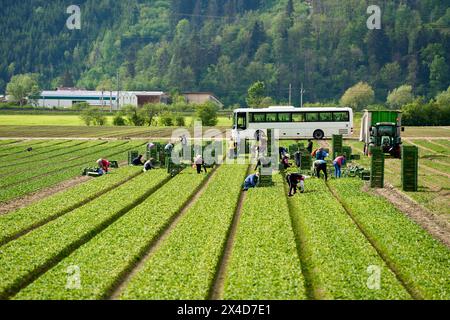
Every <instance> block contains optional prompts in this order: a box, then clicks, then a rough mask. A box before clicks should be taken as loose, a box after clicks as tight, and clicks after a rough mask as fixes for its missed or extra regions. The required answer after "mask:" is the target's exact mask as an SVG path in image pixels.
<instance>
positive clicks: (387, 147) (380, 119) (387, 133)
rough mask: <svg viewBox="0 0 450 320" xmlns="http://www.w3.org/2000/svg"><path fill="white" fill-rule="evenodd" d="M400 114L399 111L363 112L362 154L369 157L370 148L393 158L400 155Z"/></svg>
mask: <svg viewBox="0 0 450 320" xmlns="http://www.w3.org/2000/svg"><path fill="white" fill-rule="evenodd" d="M402 131H404V128H402V113H401V112H400V111H368V110H365V112H364V115H363V117H362V120H361V136H360V141H362V142H364V154H365V155H366V156H368V155H370V148H371V147H379V148H382V150H383V152H384V153H388V154H390V155H391V156H392V157H394V158H398V159H400V158H401V155H402V138H401V132H402Z"/></svg>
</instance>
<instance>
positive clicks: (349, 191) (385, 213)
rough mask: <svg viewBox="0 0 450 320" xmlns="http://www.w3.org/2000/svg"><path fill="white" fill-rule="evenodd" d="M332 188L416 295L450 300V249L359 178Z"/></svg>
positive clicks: (334, 185) (333, 184) (335, 183)
mask: <svg viewBox="0 0 450 320" xmlns="http://www.w3.org/2000/svg"><path fill="white" fill-rule="evenodd" d="M331 186H332V189H333V190H335V192H336V193H337V194H338V197H339V199H340V200H341V202H342V203H343V204H344V205H345V206H346V207H347V209H348V211H349V212H350V213H351V215H352V216H353V218H354V220H355V221H356V222H357V223H358V224H359V225H360V227H361V228H362V229H363V230H364V231H365V232H366V234H367V235H368V237H369V238H370V239H371V240H372V241H373V243H375V246H376V247H377V248H378V249H379V250H380V251H381V252H382V253H383V254H384V255H385V256H386V257H387V259H388V260H389V261H390V263H391V264H392V265H393V266H394V268H395V270H396V272H397V273H398V274H399V276H400V277H401V278H402V280H403V281H404V283H406V285H407V286H408V287H409V288H411V290H412V291H413V293H414V294H415V296H416V297H417V298H424V299H450V277H449V275H450V250H449V249H448V248H447V247H446V246H445V245H443V244H442V243H441V242H439V241H437V240H436V239H434V238H433V237H432V236H431V235H430V234H429V233H427V232H426V231H425V230H424V229H423V228H421V227H420V226H419V225H417V224H416V223H414V222H413V221H412V220H410V219H409V218H408V217H407V216H405V215H404V214H403V213H401V212H400V211H398V210H397V209H396V208H395V207H394V206H393V205H392V204H391V203H389V202H387V201H386V200H385V199H383V198H380V197H375V196H372V195H370V194H368V193H367V192H365V191H363V190H362V186H363V183H362V182H361V181H358V180H345V183H343V182H342V181H332V182H331Z"/></svg>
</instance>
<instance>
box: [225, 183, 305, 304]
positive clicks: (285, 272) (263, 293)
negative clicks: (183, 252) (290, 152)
mask: <svg viewBox="0 0 450 320" xmlns="http://www.w3.org/2000/svg"><path fill="white" fill-rule="evenodd" d="M274 182H275V185H274V186H272V187H265V188H259V189H251V190H249V191H248V194H247V195H246V198H245V202H244V205H243V207H242V211H241V219H240V221H239V224H238V229H237V232H236V236H235V240H234V245H233V248H232V251H231V256H230V259H229V263H228V266H227V273H226V276H225V283H224V292H223V298H224V299H227V300H240V299H244V300H245V299H252V300H253V299H255V300H260V299H263V300H270V299H293V300H297V299H306V297H307V296H306V292H305V284H304V279H303V275H302V270H301V264H300V261H299V258H298V255H297V247H296V243H295V238H294V233H293V230H292V227H291V221H290V217H289V210H288V206H287V202H286V198H285V193H284V188H283V181H282V177H281V176H280V175H277V176H275V177H274Z"/></svg>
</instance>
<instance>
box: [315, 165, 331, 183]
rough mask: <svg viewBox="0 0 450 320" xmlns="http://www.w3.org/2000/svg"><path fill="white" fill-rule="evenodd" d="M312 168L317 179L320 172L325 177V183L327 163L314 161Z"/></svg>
mask: <svg viewBox="0 0 450 320" xmlns="http://www.w3.org/2000/svg"><path fill="white" fill-rule="evenodd" d="M314 168H315V170H316V174H317V178H319V179H320V172H321V171H322V172H323V173H324V175H325V181H327V180H328V173H327V162H326V161H325V160H316V161H314Z"/></svg>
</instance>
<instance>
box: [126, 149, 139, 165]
mask: <svg viewBox="0 0 450 320" xmlns="http://www.w3.org/2000/svg"><path fill="white" fill-rule="evenodd" d="M138 156H139V151H137V150H132V151H128V165H131V164H132V162H133V160H134V159H135V158H137V157H138Z"/></svg>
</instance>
